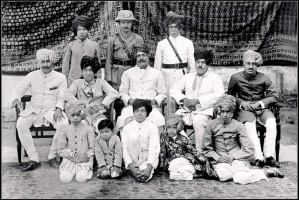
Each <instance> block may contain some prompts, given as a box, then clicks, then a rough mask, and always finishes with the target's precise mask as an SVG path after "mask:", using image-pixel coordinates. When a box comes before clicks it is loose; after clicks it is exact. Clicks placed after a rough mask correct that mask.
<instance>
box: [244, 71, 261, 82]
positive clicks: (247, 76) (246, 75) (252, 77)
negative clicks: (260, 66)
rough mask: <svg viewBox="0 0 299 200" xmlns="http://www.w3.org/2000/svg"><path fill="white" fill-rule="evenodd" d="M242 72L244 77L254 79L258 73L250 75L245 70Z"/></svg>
mask: <svg viewBox="0 0 299 200" xmlns="http://www.w3.org/2000/svg"><path fill="white" fill-rule="evenodd" d="M243 74H244V76H245V78H246V79H248V80H254V79H255V78H256V76H257V75H258V72H256V74H255V75H254V76H250V75H248V74H246V73H245V71H243Z"/></svg>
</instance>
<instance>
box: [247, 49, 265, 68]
mask: <svg viewBox="0 0 299 200" xmlns="http://www.w3.org/2000/svg"><path fill="white" fill-rule="evenodd" d="M249 58H253V59H254V60H255V62H256V63H257V64H258V65H259V66H260V65H262V64H263V58H262V55H261V54H260V53H258V52H256V51H253V50H247V51H246V52H245V53H244V55H243V62H246V61H247V60H248V59H249Z"/></svg>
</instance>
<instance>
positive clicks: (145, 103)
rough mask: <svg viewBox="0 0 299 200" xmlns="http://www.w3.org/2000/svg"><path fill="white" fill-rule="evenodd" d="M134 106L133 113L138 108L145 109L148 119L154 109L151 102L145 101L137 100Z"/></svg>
mask: <svg viewBox="0 0 299 200" xmlns="http://www.w3.org/2000/svg"><path fill="white" fill-rule="evenodd" d="M132 106H133V112H134V111H135V110H137V109H138V108H141V107H145V110H146V114H147V117H148V116H149V114H150V113H151V112H152V109H153V108H152V105H151V104H150V103H149V101H148V100H145V99H136V100H135V101H134V103H133V105H132Z"/></svg>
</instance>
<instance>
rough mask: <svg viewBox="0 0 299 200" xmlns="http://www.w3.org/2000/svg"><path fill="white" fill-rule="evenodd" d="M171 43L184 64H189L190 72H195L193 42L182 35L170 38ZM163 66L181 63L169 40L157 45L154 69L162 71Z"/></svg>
mask: <svg viewBox="0 0 299 200" xmlns="http://www.w3.org/2000/svg"><path fill="white" fill-rule="evenodd" d="M169 39H170V41H171V42H172V44H173V46H174V47H175V49H176V51H177V52H178V54H179V55H180V58H181V60H182V62H183V63H186V62H188V66H189V68H190V72H195V59H194V46H193V42H192V41H191V40H189V39H187V38H185V37H183V36H181V35H179V36H177V37H175V38H174V37H172V36H169ZM162 63H163V64H176V63H180V61H179V59H178V58H177V56H176V55H175V53H174V51H173V49H172V47H171V45H170V44H169V42H168V40H167V39H164V40H162V41H160V42H159V43H158V45H157V50H156V55H155V64H154V67H155V68H156V69H158V70H161V68H162Z"/></svg>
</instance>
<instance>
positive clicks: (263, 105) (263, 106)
mask: <svg viewBox="0 0 299 200" xmlns="http://www.w3.org/2000/svg"><path fill="white" fill-rule="evenodd" d="M259 103H260V104H261V107H262V109H264V108H265V104H264V103H263V102H262V101H259Z"/></svg>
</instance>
